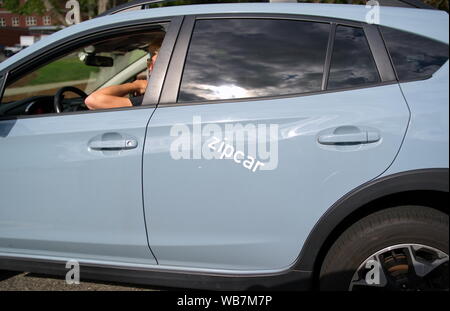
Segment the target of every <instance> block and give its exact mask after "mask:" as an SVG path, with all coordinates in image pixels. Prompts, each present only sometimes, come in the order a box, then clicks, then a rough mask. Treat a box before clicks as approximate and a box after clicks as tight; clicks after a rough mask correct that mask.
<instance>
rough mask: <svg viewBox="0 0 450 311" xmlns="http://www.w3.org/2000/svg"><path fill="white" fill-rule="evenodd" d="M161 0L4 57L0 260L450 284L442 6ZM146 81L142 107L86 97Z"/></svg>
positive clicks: (85, 272) (313, 284)
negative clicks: (92, 105) (100, 103)
mask: <svg viewBox="0 0 450 311" xmlns="http://www.w3.org/2000/svg"><path fill="white" fill-rule="evenodd" d="M153 2H155V1H137V2H132V3H130V4H127V5H126V6H123V7H120V8H119V9H115V10H113V11H110V12H108V13H107V14H105V16H102V17H99V18H95V19H92V20H89V21H86V22H82V23H81V24H78V25H74V26H70V27H67V28H65V29H63V30H61V31H58V32H56V33H55V34H53V35H51V36H48V37H47V38H45V39H43V40H41V41H39V42H37V43H35V44H34V45H32V46H30V47H28V48H26V49H25V50H23V51H21V52H19V53H18V54H16V55H14V56H12V57H11V58H9V59H7V60H5V61H4V62H2V63H0V94H1V96H2V97H1V103H0V269H5V270H16V271H29V272H38V273H50V274H61V275H64V274H66V273H67V272H68V267H70V265H67V262H69V263H73V262H78V263H79V265H80V267H81V268H80V273H81V279H82V280H83V279H99V280H115V281H123V282H132V283H139V284H151V285H159V286H173V287H185V288H204V289H233V290H234V289H257V288H259V289H262V288H272V289H278V288H290V289H312V288H320V289H322V290H430V289H444V290H445V289H446V290H448V288H449V283H448V254H449V227H448V212H449V210H448V198H449V196H448V193H449V86H448V85H449V62H448V38H449V33H448V26H449V25H448V24H449V18H448V14H447V13H446V12H444V11H438V10H431V9H418V8H404V7H402V8H399V7H385V6H381V7H378V6H371V5H368V6H364V5H335V4H308V3H306V4H301V3H239V4H207V5H189V6H170V7H161V8H153V6H155V4H153V6H152V3H153ZM157 5H161V3H157ZM141 8H148V9H145V10H144V9H142V10H141ZM118 11H120V12H118ZM115 13H117V14H115ZM158 36H159V37H161V36H164V41H163V43H162V46H161V49H160V51H159V54H158V58H157V61H156V63H155V66H154V68H153V71H151V74H149V72H148V71H147V69H146V68H147V67H146V64H147V60H148V58H149V55H148V47H149V45H150V44H151V43H152V42H153V41H154V39H155V38H157V37H158ZM151 56H152V55H150V57H151ZM146 78H147V79H148V86H147V89H146V92H145V95H144V97H143V99H142V103H141V104H140V105H136V106H130V107H119V108H113V109H99V110H89V109H88V108H87V106H86V105H85V102H84V99H85V98H86V96H88V95H89V94H91V93H92V92H94V91H96V90H102V89H103V88H105V87H109V86H113V85H122V84H126V83H131V82H133V81H135V79H146ZM73 93H75V95H73ZM70 94H72V95H71V96H69V95H70ZM123 96H128V95H127V94H123ZM130 96H131V97H132V96H133V94H131V95H130ZM132 99H133V98H131V99H130V101H131V100H132Z"/></svg>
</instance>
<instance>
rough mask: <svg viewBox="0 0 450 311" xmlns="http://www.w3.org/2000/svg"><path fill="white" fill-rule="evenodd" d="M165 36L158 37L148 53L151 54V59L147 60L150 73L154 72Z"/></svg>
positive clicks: (152, 42) (150, 45)
mask: <svg viewBox="0 0 450 311" xmlns="http://www.w3.org/2000/svg"><path fill="white" fill-rule="evenodd" d="M163 39H164V36H158V37H156V38H155V39H154V40H152V41H151V43H150V44H149V46H148V48H147V51H148V52H149V58H148V59H147V68H148V70H149V72H151V71H152V70H153V66H154V65H155V62H156V58H157V57H158V53H159V50H160V49H161V45H162V41H163Z"/></svg>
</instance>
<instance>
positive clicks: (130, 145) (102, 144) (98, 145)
mask: <svg viewBox="0 0 450 311" xmlns="http://www.w3.org/2000/svg"><path fill="white" fill-rule="evenodd" d="M137 145H138V143H137V141H136V140H135V139H120V140H94V141H91V142H90V143H89V148H91V149H92V150H127V149H134V148H136V147H137Z"/></svg>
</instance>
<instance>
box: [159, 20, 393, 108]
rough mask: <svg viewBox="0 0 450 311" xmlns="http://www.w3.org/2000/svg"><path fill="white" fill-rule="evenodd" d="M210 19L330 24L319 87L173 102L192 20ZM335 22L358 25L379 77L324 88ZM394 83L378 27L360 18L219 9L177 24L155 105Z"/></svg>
mask: <svg viewBox="0 0 450 311" xmlns="http://www.w3.org/2000/svg"><path fill="white" fill-rule="evenodd" d="M214 19H276V20H294V21H304V22H319V23H328V24H330V26H331V27H330V33H329V38H328V45H327V51H326V57H325V63H324V74H323V77H322V87H321V90H320V91H313V92H305V93H293V94H287V95H272V96H265V97H245V98H232V99H218V100H201V101H191V102H177V100H178V94H179V91H180V87H181V80H182V75H183V71H184V65H185V62H186V58H187V53H188V51H189V46H190V42H191V38H192V35H193V31H194V26H195V22H196V21H197V20H214ZM337 25H343V26H350V27H358V28H362V29H363V31H364V34H365V36H366V39H367V42H368V44H369V49H370V52H371V55H372V57H373V59H374V62H375V65H376V68H377V71H378V74H379V76H380V81H379V82H376V83H371V84H364V85H359V86H354V87H349V88H337V89H333V90H327V88H326V86H327V83H328V78H329V72H330V65H331V56H332V52H333V46H334V39H335V33H336V27H337ZM392 83H397V79H396V75H395V72H394V69H393V66H392V64H391V62H390V57H389V54H388V52H387V49H386V46H385V45H384V41H383V39H382V37H381V34H380V32H379V30H378V27H377V25H370V24H367V23H364V22H358V21H352V20H345V19H337V18H329V17H321V16H308V15H297V14H276V13H274V14H268V13H223V14H201V15H189V16H185V19H184V21H183V25H182V27H181V30H180V33H179V36H178V40H177V42H176V45H175V49H174V51H173V56H172V59H171V62H170V66H169V68H168V70H167V76H166V79H165V83H164V86H163V89H162V92H161V97H160V100H159V104H158V107H165V106H186V105H198V104H212V103H226V102H242V101H255V100H269V99H278V98H292V97H300V96H309V95H315V94H322V93H330V92H338V91H345V90H353V89H361V88H367V87H374V86H380V85H386V84H392Z"/></svg>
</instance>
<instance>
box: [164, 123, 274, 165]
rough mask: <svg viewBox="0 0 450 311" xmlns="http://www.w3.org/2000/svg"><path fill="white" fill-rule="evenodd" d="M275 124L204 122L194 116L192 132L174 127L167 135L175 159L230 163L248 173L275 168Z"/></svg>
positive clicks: (189, 129) (184, 126) (183, 125)
mask: <svg viewBox="0 0 450 311" xmlns="http://www.w3.org/2000/svg"><path fill="white" fill-rule="evenodd" d="M278 131H279V130H278V124H261V123H260V124H254V123H246V124H245V125H244V124H241V123H224V124H221V125H219V124H216V123H206V124H202V120H201V117H200V116H194V117H193V122H192V129H191V127H189V126H188V125H186V124H175V125H174V126H172V127H171V129H170V136H171V137H176V139H175V140H173V141H172V143H171V145H170V155H171V157H172V159H174V160H180V159H185V160H198V159H206V160H213V159H216V160H227V159H228V160H233V161H234V162H235V163H236V164H239V165H242V167H244V168H246V169H248V170H249V171H250V172H256V171H258V170H262V171H265V170H274V169H276V168H277V167H278V137H279V136H278Z"/></svg>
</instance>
